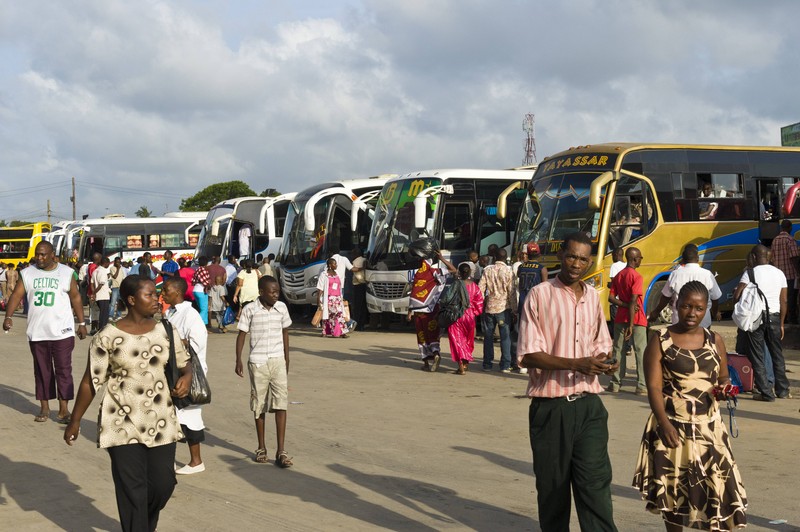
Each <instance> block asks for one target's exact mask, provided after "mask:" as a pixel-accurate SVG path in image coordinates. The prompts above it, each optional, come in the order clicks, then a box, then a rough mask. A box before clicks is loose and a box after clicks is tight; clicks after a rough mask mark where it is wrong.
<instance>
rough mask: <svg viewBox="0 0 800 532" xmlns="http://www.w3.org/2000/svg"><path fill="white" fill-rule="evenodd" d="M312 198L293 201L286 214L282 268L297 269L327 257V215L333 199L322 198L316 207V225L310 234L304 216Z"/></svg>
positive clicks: (306, 197)
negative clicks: (325, 247)
mask: <svg viewBox="0 0 800 532" xmlns="http://www.w3.org/2000/svg"><path fill="white" fill-rule="evenodd" d="M315 192H316V191H315ZM310 196H311V195H305V197H304V198H302V199H301V201H293V202H292V203H291V205H290V206H289V212H288V213H287V214H286V227H287V229H288V233H287V234H286V235H285V240H284V242H283V246H281V252H280V257H279V259H278V260H279V262H280V263H281V265H282V266H286V267H289V268H297V267H300V266H305V265H306V264H310V263H312V262H317V261H320V260H322V259H323V258H324V257H325V250H324V244H325V236H326V230H327V213H328V206H329V205H330V203H331V201H332V197H331V196H328V197H326V198H322V199H321V200H320V201H318V202H317V203H316V205H314V220H315V224H316V225H315V227H314V231H313V232H308V231H306V228H305V220H304V219H303V218H304V216H303V215H304V213H305V209H306V204H307V203H308V200H309V199H310Z"/></svg>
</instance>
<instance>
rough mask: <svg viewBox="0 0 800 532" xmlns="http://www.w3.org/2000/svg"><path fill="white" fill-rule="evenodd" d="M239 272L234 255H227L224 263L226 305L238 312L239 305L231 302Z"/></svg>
mask: <svg viewBox="0 0 800 532" xmlns="http://www.w3.org/2000/svg"><path fill="white" fill-rule="evenodd" d="M238 274H239V263H238V262H237V261H236V256H235V255H228V264H226V265H225V285H226V286H227V287H228V298H227V300H228V306H229V307H231V308H233V310H235V311H236V312H237V314H238V312H239V305H238V304H236V303H234V302H233V294H234V293H235V292H236V285H237V282H236V276H237V275H238Z"/></svg>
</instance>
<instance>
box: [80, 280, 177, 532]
mask: <svg viewBox="0 0 800 532" xmlns="http://www.w3.org/2000/svg"><path fill="white" fill-rule="evenodd" d="M119 291H120V298H121V299H122V301H123V302H124V303H125V306H126V307H127V308H128V313H127V315H125V317H123V318H122V319H120V320H119V321H117V322H115V323H111V324H109V326H108V327H106V328H104V329H103V330H101V331H100V332H98V333H97V334H96V335H95V336H94V338H93V339H92V343H91V345H90V346H89V360H88V362H87V364H86V372H85V373H84V375H83V379H82V380H81V383H80V386H79V388H78V396H77V398H76V399H75V408H74V410H73V412H72V421H70V423H69V425H67V428H66V430H65V431H64V441H66V442H67V444H68V445H72V444H73V442H74V441H75V439H76V438H77V437H78V432H79V431H80V423H81V418H82V417H83V415H84V413H85V412H86V409H87V408H89V404H90V403H91V402H92V399H94V396H95V394H96V393H97V392H98V391H99V390H100V389H101V388H105V394H104V395H103V399H102V402H101V404H100V415H99V418H98V422H97V446H98V447H100V448H104V449H106V450H107V451H108V454H109V456H110V457H111V473H112V476H113V478H114V488H115V491H116V497H117V510H118V511H119V518H120V524H121V525H122V530H125V531H136V532H139V531H142V530H155V528H156V526H157V524H158V516H159V512H160V511H161V510H162V509H163V508H164V507H165V506H166V505H167V502H168V501H169V498H170V496H171V495H172V491H173V490H174V489H175V446H176V442H177V441H178V440H180V439H182V438H183V434H181V430H180V426H179V424H178V418H177V415H176V413H175V407H174V406H173V404H172V399H171V396H175V397H185V396H186V395H187V394H188V393H189V385H190V384H191V381H192V365H191V364H189V363H188V362H189V355H188V354H187V352H186V349H185V348H184V347H183V343H182V342H181V341H180V336H179V335H178V333H177V332H175V331H173V333H174V338H175V339H176V341H175V358H176V362H177V365H178V366H179V367H181V368H183V369H182V370H181V377H180V378H179V379H178V382H177V383H176V384H175V388H174V389H172V390H169V388H168V385H167V378H166V374H165V371H164V366H165V365H166V364H167V361H168V359H169V337H168V336H167V331H166V329H165V328H164V326H163V325H162V324H161V323H159V322H157V321H155V320H153V316H154V315H155V314H156V313H157V312H158V311H159V304H158V295H157V294H156V285H155V283H153V281H151V280H150V279H147V278H144V277H141V276H139V275H131V276H128V277H126V278H125V279H124V280H123V281H122V284H121V285H120V290H119ZM170 327H171V325H170Z"/></svg>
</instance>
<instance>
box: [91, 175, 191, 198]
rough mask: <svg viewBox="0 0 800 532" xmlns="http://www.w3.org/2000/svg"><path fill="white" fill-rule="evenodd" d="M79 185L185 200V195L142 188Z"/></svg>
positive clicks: (101, 184)
mask: <svg viewBox="0 0 800 532" xmlns="http://www.w3.org/2000/svg"><path fill="white" fill-rule="evenodd" d="M78 183H82V184H87V185H91V186H93V187H97V188H100V189H105V190H109V191H112V192H135V193H137V194H142V195H146V196H166V197H170V198H183V194H170V193H169V192H153V191H148V190H142V189H140V188H127V187H118V186H115V185H107V184H105V183H93V182H91V181H84V180H82V179H81V180H78Z"/></svg>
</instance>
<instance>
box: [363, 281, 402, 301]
mask: <svg viewBox="0 0 800 532" xmlns="http://www.w3.org/2000/svg"><path fill="white" fill-rule="evenodd" d="M371 284H372V290H373V292H374V293H375V297H377V298H378V299H400V298H402V297H405V296H406V295H407V288H408V286H409V283H398V282H379V283H376V282H373V283H371Z"/></svg>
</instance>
